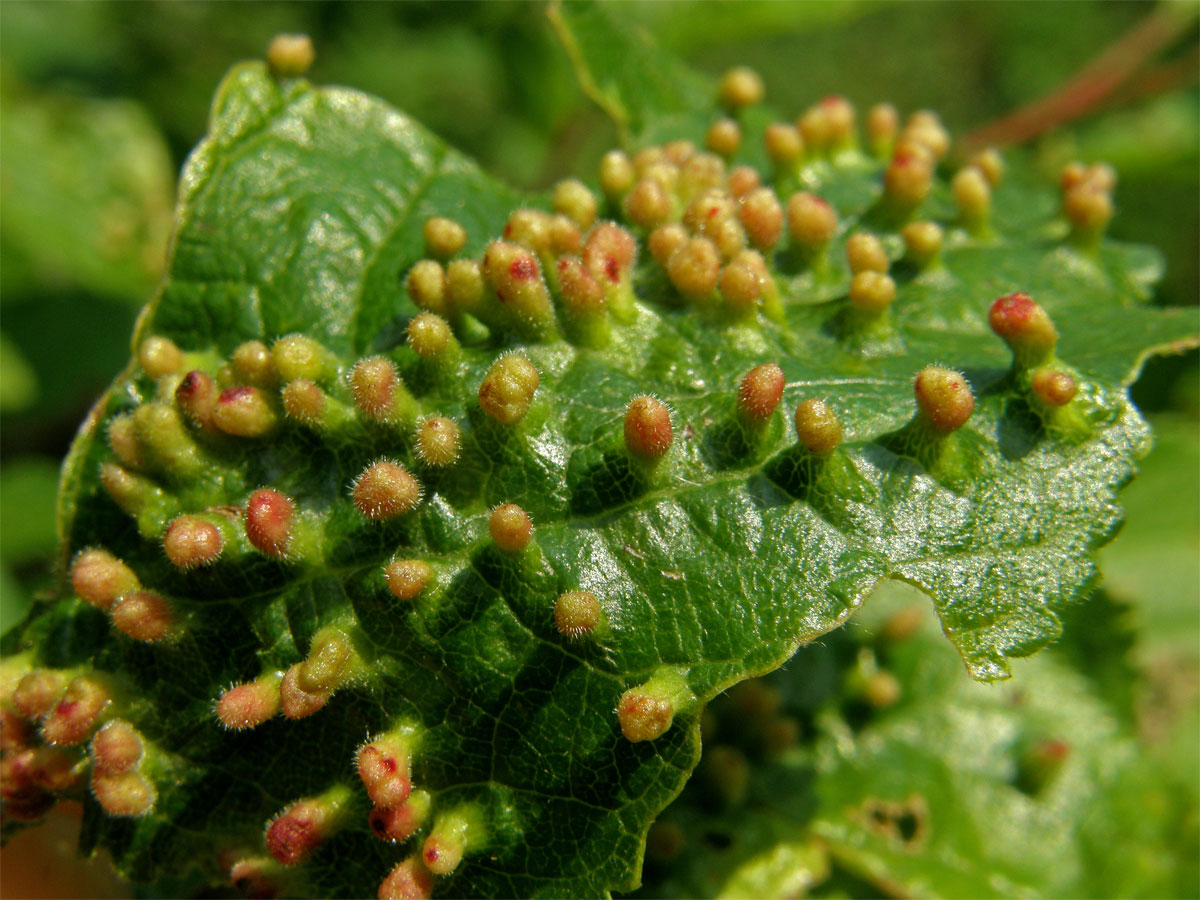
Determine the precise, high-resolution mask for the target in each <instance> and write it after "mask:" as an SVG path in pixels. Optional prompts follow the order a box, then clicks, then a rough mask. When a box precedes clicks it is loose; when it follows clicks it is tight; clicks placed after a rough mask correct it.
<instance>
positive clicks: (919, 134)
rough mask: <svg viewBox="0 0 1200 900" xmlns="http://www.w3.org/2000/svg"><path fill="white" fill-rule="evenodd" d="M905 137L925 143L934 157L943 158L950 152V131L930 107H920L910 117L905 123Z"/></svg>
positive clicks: (903, 135) (903, 136)
mask: <svg viewBox="0 0 1200 900" xmlns="http://www.w3.org/2000/svg"><path fill="white" fill-rule="evenodd" d="M901 137H902V138H903V139H907V140H909V141H914V142H916V143H920V144H923V145H924V146H926V147H927V148H929V151H930V152H931V153H932V154H933V157H934V159H942V158H943V157H944V156H945V155H946V154H947V153H949V152H950V132H948V131H946V128H945V126H943V125H942V120H941V119H940V118H939V117H938V114H937V113H935V112H933V111H932V110H928V109H919V110H917V111H916V112H915V113H913V114H912V115H911V116H909V117H908V122H906V123H905V125H904V133H903V134H902V135H901Z"/></svg>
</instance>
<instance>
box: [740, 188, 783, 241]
mask: <svg viewBox="0 0 1200 900" xmlns="http://www.w3.org/2000/svg"><path fill="white" fill-rule="evenodd" d="M738 218H739V219H740V220H741V223H742V227H743V228H745V229H746V236H747V237H748V238H749V239H750V243H752V244H753V245H754V246H755V247H758V248H759V249H760V250H769V249H770V248H772V247H774V246H775V244H776V243H778V242H779V236H780V235H781V234H782V233H783V207H782V206H781V205H780V203H779V198H778V197H777V196H775V192H774V191H773V190H771V189H770V188H768V187H757V188H753V189H751V190H750V191H748V192H747V193H746V195H745V196H744V197H742V199H741V203H740V204H739V205H738Z"/></svg>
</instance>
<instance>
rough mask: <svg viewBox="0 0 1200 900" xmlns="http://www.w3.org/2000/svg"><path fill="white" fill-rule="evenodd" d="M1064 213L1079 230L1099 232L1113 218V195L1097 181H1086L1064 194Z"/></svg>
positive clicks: (1091, 232)
mask: <svg viewBox="0 0 1200 900" xmlns="http://www.w3.org/2000/svg"><path fill="white" fill-rule="evenodd" d="M1063 214H1064V215H1065V216H1066V217H1067V221H1069V222H1070V223H1071V225H1072V226H1074V228H1075V230H1076V231H1077V232H1082V233H1085V234H1095V233H1099V232H1101V231H1103V230H1104V228H1105V226H1107V225H1108V223H1109V221H1111V220H1112V217H1113V203H1112V197H1111V195H1109V193H1108V192H1107V191H1105V190H1104V189H1103V188H1101V187H1100V186H1099V185H1098V184H1097V183H1096V182H1092V181H1085V182H1083V183H1082V184H1079V185H1076V186H1075V187H1073V188H1071V189H1070V190H1069V191H1067V192H1066V193H1065V194H1063Z"/></svg>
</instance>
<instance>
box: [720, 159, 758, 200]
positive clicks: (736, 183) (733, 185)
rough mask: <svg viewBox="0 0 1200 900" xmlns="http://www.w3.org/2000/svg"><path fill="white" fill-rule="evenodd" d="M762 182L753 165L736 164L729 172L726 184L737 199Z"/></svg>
mask: <svg viewBox="0 0 1200 900" xmlns="http://www.w3.org/2000/svg"><path fill="white" fill-rule="evenodd" d="M761 184H762V177H761V176H760V175H759V174H758V170H757V169H755V168H754V167H753V166H736V167H735V168H734V169H732V170H731V171H730V173H729V178H728V179H727V184H726V186H727V187H728V188H729V193H730V194H732V195H733V196H734V197H736V198H738V199H739V200H740V199H741V198H743V197H745V196H746V195H747V194H749V193H750V192H751V191H752V190H754V189H755V188H756V187H758V186H759V185H761Z"/></svg>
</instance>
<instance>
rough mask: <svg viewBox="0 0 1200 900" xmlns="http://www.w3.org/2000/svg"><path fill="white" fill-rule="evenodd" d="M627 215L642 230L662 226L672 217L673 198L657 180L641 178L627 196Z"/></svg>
mask: <svg viewBox="0 0 1200 900" xmlns="http://www.w3.org/2000/svg"><path fill="white" fill-rule="evenodd" d="M625 215H626V216H627V217H628V218H629V220H630V221H631V222H633V223H634V224H635V225H638V226H640V227H642V228H653V227H655V226H656V225H661V224H662V223H663V222H665V221H666V220H667V218H668V217H669V216H670V215H671V198H670V197H669V196H668V195H667V189H666V188H665V187H663V185H662V183H661V182H660V181H659V180H658V179H657V178H639V179H638V181H637V183H636V184H634V186H633V190H631V191H630V192H629V193H628V194H626V195H625Z"/></svg>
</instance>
